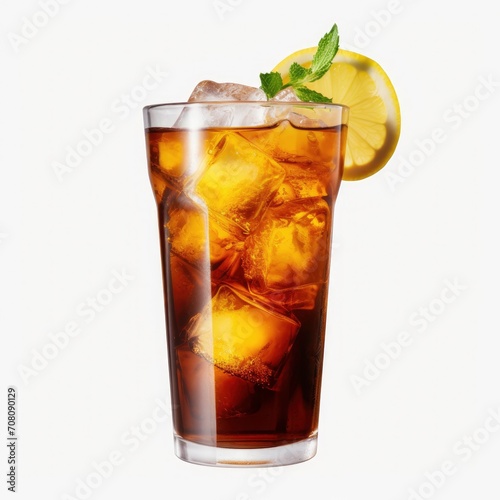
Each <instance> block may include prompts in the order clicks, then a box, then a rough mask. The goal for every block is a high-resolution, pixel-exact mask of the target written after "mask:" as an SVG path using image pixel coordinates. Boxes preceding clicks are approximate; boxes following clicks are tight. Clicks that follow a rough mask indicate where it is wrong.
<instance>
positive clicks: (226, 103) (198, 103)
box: [143, 101, 349, 113]
mask: <svg viewBox="0 0 500 500" xmlns="http://www.w3.org/2000/svg"><path fill="white" fill-rule="evenodd" d="M245 105H258V106H270V107H275V106H292V107H303V108H304V107H305V108H311V107H313V108H318V109H321V108H324V109H328V108H332V109H334V108H342V109H345V110H349V106H346V105H345V104H340V103H336V102H304V101H191V102H189V101H185V102H183V101H179V102H166V103H159V104H148V105H146V106H144V107H143V111H144V112H145V113H147V112H149V111H150V110H155V109H159V108H175V107H179V106H182V107H190V108H191V107H203V106H245Z"/></svg>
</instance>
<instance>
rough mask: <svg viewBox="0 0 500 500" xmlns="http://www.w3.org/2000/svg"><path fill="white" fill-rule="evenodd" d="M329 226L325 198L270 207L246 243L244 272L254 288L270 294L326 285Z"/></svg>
mask: <svg viewBox="0 0 500 500" xmlns="http://www.w3.org/2000/svg"><path fill="white" fill-rule="evenodd" d="M330 226H331V224H330V210H329V208H328V204H327V203H326V201H325V200H323V199H322V198H306V199H298V200H293V201H289V202H287V203H283V204H282V205H280V206H278V207H272V208H270V209H269V210H268V211H267V212H266V214H265V216H264V218H263V219H262V222H261V224H260V225H259V226H258V228H257V229H256V230H255V231H254V232H253V233H252V234H251V235H250V236H249V237H248V238H247V239H246V241H245V249H244V253H243V269H244V271H245V276H246V278H247V279H248V280H249V283H250V287H251V289H253V290H255V291H257V292H258V293H269V292H271V291H280V290H283V289H287V288H295V287H300V286H303V285H308V284H314V283H324V282H326V280H327V271H328V259H329V254H330V233H331V227H330Z"/></svg>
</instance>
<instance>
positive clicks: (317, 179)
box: [272, 162, 332, 206]
mask: <svg viewBox="0 0 500 500" xmlns="http://www.w3.org/2000/svg"><path fill="white" fill-rule="evenodd" d="M281 166H282V167H283V168H284V169H285V172H286V175H285V180H284V181H283V184H282V185H281V186H280V188H279V189H278V193H277V194H276V196H275V197H274V200H273V202H272V205H273V206H276V205H280V204H281V203H285V202H287V201H291V200H295V199H297V198H317V197H322V196H327V195H328V194H329V193H331V191H332V189H331V187H330V185H331V183H332V173H331V169H330V168H328V167H327V166H325V165H323V164H321V163H318V164H316V165H313V164H310V163H306V164H301V163H285V162H282V163H281Z"/></svg>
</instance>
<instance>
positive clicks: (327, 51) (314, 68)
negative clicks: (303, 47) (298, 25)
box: [309, 24, 339, 82]
mask: <svg viewBox="0 0 500 500" xmlns="http://www.w3.org/2000/svg"><path fill="white" fill-rule="evenodd" d="M338 50H339V33H338V28H337V25H336V24H334V25H333V28H332V29H331V30H330V31H329V32H328V33H327V34H326V35H325V36H324V37H323V38H322V39H321V40H320V41H319V43H318V50H317V51H316V54H314V57H313V60H312V65H311V73H312V76H313V78H311V79H310V80H309V81H310V82H314V81H316V80H319V79H320V78H321V77H322V76H323V75H324V74H325V73H326V72H327V71H328V70H329V69H330V66H331V64H332V61H333V58H334V57H335V54H336V53H337V51H338Z"/></svg>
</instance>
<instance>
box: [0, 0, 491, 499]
mask: <svg viewBox="0 0 500 500" xmlns="http://www.w3.org/2000/svg"><path fill="white" fill-rule="evenodd" d="M490 5H493V4H491V3H490V2H487V1H486V0H476V1H475V2H472V3H469V4H468V6H467V8H464V7H462V3H461V2H453V1H452V0H443V1H440V2H435V1H431V0H399V1H397V0H363V1H359V2H332V1H326V0H308V1H307V2H298V1H295V0H291V1H287V2H285V1H272V2H271V1H269V0H252V1H250V0H222V1H220V2H214V1H213V0H191V1H186V2H181V1H169V2H166V1H160V0H143V1H142V2H128V3H127V2H121V1H118V0H108V1H107V2H102V1H97V0H86V1H85V2H84V1H82V0H70V1H67V2H66V3H65V4H64V5H62V4H57V6H58V9H54V7H53V9H54V11H53V12H52V14H51V16H52V17H50V18H48V17H47V16H44V15H43V14H40V13H41V12H43V10H42V9H41V5H40V3H39V2H38V1H34V0H24V1H22V2H14V1H13V0H6V1H5V2H3V4H2V7H1V8H0V35H1V36H0V52H1V61H2V77H1V80H0V89H1V92H0V109H1V110H2V111H1V117H2V118H1V126H2V130H1V136H0V137H1V148H0V165H1V174H0V175H1V178H0V294H1V297H0V328H1V338H2V347H1V352H2V362H1V384H0V400H1V405H0V411H1V415H2V416H1V418H0V422H1V425H0V439H1V440H4V439H5V438H4V436H5V435H6V422H7V420H6V399H7V396H6V393H7V387H8V386H9V385H14V386H16V387H17V390H18V427H17V432H18V436H19V441H18V447H17V458H18V460H19V466H18V478H17V498H19V499H23V500H32V499H37V500H46V499H66V500H67V499H68V498H85V497H86V498H92V499H96V500H97V499H112V498H120V499H123V500H127V499H135V498H151V499H164V498H169V497H171V496H173V495H174V493H173V491H176V492H179V491H181V490H182V491H183V492H184V493H183V498H189V499H191V498H204V499H207V500H212V499H217V500H247V499H259V500H264V499H275V498H290V499H302V498H312V497H314V498H333V499H339V500H340V499H341V500H364V499H366V498H370V499H371V500H378V499H380V500H406V499H410V498H413V500H415V499H417V500H418V498H436V499H439V500H441V499H442V500H445V499H453V500H462V499H464V500H465V499H470V498H478V497H479V498H480V497H481V496H484V497H486V498H498V497H499V496H500V484H499V482H498V465H499V463H500V432H498V428H500V425H499V424H496V423H494V421H493V417H491V415H492V414H495V413H496V414H497V415H498V412H499V411H500V393H499V391H498V383H499V380H500V368H499V366H500V364H499V363H498V357H499V354H498V349H499V347H500V342H499V341H498V336H499V333H500V332H499V326H498V311H499V308H498V298H499V291H498V290H499V285H498V282H499V278H500V272H499V266H498V264H497V261H498V259H497V255H498V253H499V250H500V248H499V244H498V238H497V233H498V213H499V210H498V209H499V203H498V194H497V191H498V187H497V186H498V180H499V176H498V168H499V164H498V154H497V151H498V111H499V94H500V87H499V84H498V82H500V68H499V65H498V50H497V49H498V46H499V43H498V37H497V36H496V35H495V31H497V26H496V23H495V20H494V19H495V17H496V16H495V14H494V13H493V12H491V9H490ZM55 10H58V11H57V12H55ZM391 11H392V12H391ZM35 21H36V23H37V24H39V27H36V26H35V27H34V28H33V27H31V28H30V27H29V26H28V24H29V23H30V22H35ZM334 22H336V23H337V24H338V25H339V30H340V35H341V46H342V47H344V48H351V49H353V50H357V51H359V52H362V53H364V54H366V55H368V56H370V57H372V58H374V59H375V60H377V61H378V62H379V63H380V64H381V65H382V66H383V67H384V68H385V69H386V71H387V72H388V73H389V75H390V77H391V79H392V81H393V83H394V86H395V87H396V90H397V92H398V95H399V98H400V104H401V110H402V116H403V126H402V135H401V139H400V143H399V147H398V150H397V151H396V154H395V156H394V157H393V159H392V160H391V162H390V163H389V164H388V166H387V167H386V168H385V169H384V170H383V171H381V172H380V173H378V174H377V175H375V176H373V177H372V178H370V179H367V180H365V181H363V182H358V183H344V184H343V186H342V187H341V191H340V196H339V199H338V202H337V210H336V214H335V249H334V254H333V258H334V261H333V262H334V264H333V269H332V288H331V309H330V314H329V322H328V338H327V346H326V357H325V372H324V382H323V399H322V410H321V421H320V433H319V450H318V454H317V456H316V457H315V458H314V459H313V460H311V461H309V462H307V463H304V464H300V465H296V466H291V467H284V468H277V469H238V470H235V469H216V468H208V467H201V466H195V465H190V464H186V463H184V462H182V461H180V460H178V459H177V458H175V456H174V454H173V447H172V437H171V433H172V429H171V422H170V416H169V415H168V411H169V409H168V406H169V402H168V401H169V395H168V379H167V364H166V347H165V340H164V335H165V334H164V319H163V318H164V316H163V302H162V290H161V274H160V261H159V243H158V236H157V222H156V209H155V204H154V201H153V196H152V192H151V188H150V185H149V180H148V176H147V170H146V158H145V146H144V136H143V122H142V112H141V110H142V107H143V106H144V105H146V104H151V103H159V102H169V101H179V100H183V99H185V98H186V97H187V96H188V94H189V93H190V90H191V88H192V87H193V86H194V85H195V84H196V82H197V81H199V80H202V79H206V78H210V79H214V80H218V81H237V82H241V83H247V84H252V85H257V84H258V74H259V72H261V71H269V70H271V69H272V68H273V67H274V65H275V64H276V63H277V62H279V61H280V60H281V59H282V58H283V57H285V56H286V55H288V54H289V53H291V52H293V51H295V50H298V49H300V48H304V47H309V46H311V45H315V44H316V43H317V41H318V40H319V38H320V37H321V36H322V35H323V34H324V33H325V32H326V31H328V30H329V29H330V27H331V25H332V24H333V23H334ZM42 24H44V25H43V26H41V25H42ZM28 35H29V36H28ZM23 36H24V39H21V38H19V37H23ZM16 37H17V38H16ZM150 70H155V71H156V75H157V80H158V81H157V82H156V85H155V86H154V88H150V89H149V90H146V91H144V89H141V88H139V87H140V86H141V82H142V81H143V79H144V78H145V76H146V75H147V74H148V71H150ZM485 81H489V82H490V83H489V84H488V86H489V89H488V87H485V86H484V83H481V82H485ZM150 82H151V81H150ZM491 82H493V83H491ZM152 86H153V85H149V87H152ZM477 92H479V94H478V95H479V96H480V97H481V99H478V98H477V97H475V93H477ZM127 95H129V96H135V100H134V97H132V98H131V99H132V100H131V101H129V103H130V104H125V102H126V101H125V99H126V96H127ZM123 96H125V97H123ZM460 109H461V110H462V111H460ZM460 113H462V114H460ZM106 119H107V120H108V121H107V123H108V133H106V134H104V135H103V139H102V141H101V143H100V144H98V145H97V146H95V147H94V148H93V150H92V151H91V152H90V153H89V154H88V156H87V157H86V158H84V159H83V161H81V163H80V164H79V165H77V166H75V168H74V169H73V170H72V171H71V172H67V173H65V174H64V175H63V176H62V178H61V179H58V177H57V176H56V174H55V172H54V169H53V165H54V163H56V162H60V163H64V162H65V157H66V155H67V151H68V148H69V147H76V146H77V145H78V143H79V142H80V141H82V139H84V131H85V130H87V131H90V130H91V129H94V128H96V127H97V126H98V125H99V123H101V122H102V120H106ZM109 129H111V131H109ZM436 129H440V130H441V132H439V131H438V132H435V130H436ZM433 134H437V135H438V136H439V137H440V138H441V142H440V143H439V144H437V143H435V142H432V141H433V139H432V137H433ZM423 149H426V152H422V150H423ZM405 162H408V163H410V164H411V163H413V164H414V168H413V169H412V168H411V167H410V168H408V164H407V163H406V168H405V167H404V165H405ZM417 164H418V165H417ZM388 173H392V174H394V175H399V176H400V177H399V180H400V181H401V182H398V183H397V184H396V185H393V186H392V187H391V184H390V182H389V177H388ZM402 174H404V176H403V175H402ZM392 179H393V180H394V179H395V177H392ZM113 272H118V273H123V272H125V274H126V275H127V276H129V277H130V278H127V279H128V281H126V286H125V287H124V288H123V290H122V291H121V292H120V293H115V294H114V295H113V296H112V301H111V302H110V303H109V304H108V305H106V306H105V307H103V308H102V310H101V311H99V312H97V313H95V315H94V316H91V314H90V313H86V314H85V313H84V311H88V309H89V306H88V305H86V302H87V300H88V299H89V298H90V299H91V298H92V297H96V296H97V295H98V294H99V293H101V295H100V296H101V297H104V296H105V295H106V292H103V290H106V288H107V286H108V282H109V281H110V279H111V278H112V276H113ZM447 280H448V284H447ZM449 283H452V285H453V287H454V289H455V292H450V290H452V288H450V285H449ZM447 287H448V291H447V292H446V291H445V292H444V294H445V295H444V296H445V297H448V299H449V300H448V302H450V303H448V304H446V303H444V302H442V300H441V298H440V297H441V294H442V293H443V290H444V289H445V288H447ZM450 293H451V295H450ZM453 293H454V295H453ZM107 296H108V297H109V294H108V295H107ZM450 297H451V299H453V301H451V299H450ZM429 307H431V309H430V310H433V311H434V313H429V314H431V316H428V318H429V319H422V318H423V316H421V314H424V313H423V312H422V311H423V310H424V309H429ZM421 308H424V309H421ZM417 320H419V321H417ZM73 323H76V326H77V328H78V335H76V336H74V337H72V338H70V340H69V341H68V343H67V345H65V346H64V347H61V348H60V349H59V350H57V349H56V351H54V347H53V345H54V344H53V338H57V334H58V333H59V332H61V331H63V330H64V329H65V328H71V325H72V324H73ZM68 325H69V326H68ZM402 332H407V337H408V338H410V339H411V345H407V346H405V347H404V348H401V352H399V353H397V355H394V356H393V357H394V358H395V359H393V360H390V363H389V364H388V366H386V367H385V368H384V369H383V370H380V371H379V372H378V373H377V372H375V374H374V372H373V368H372V371H371V372H370V370H369V369H368V368H367V366H368V365H369V363H374V362H375V361H376V362H377V364H378V365H381V364H383V363H384V360H385V361H387V359H388V358H387V356H385V357H384V355H383V353H384V350H383V347H382V344H383V343H385V345H386V346H387V345H392V344H391V343H393V342H394V341H395V340H397V338H398V336H399V335H401V333H402ZM62 337H63V336H60V338H62ZM66 337H67V336H66ZM50 344H52V348H51V347H47V346H49V345H50ZM42 352H45V354H46V355H47V356H48V357H52V359H49V360H47V359H46V358H47V356H46V357H45V361H44V360H43V359H42V360H41V359H40V353H42ZM37 353H38V354H37ZM27 370H28V371H27ZM29 370H32V371H29ZM23 373H24V375H23ZM370 373H371V375H370ZM367 376H370V378H371V380H367V378H366V377H367ZM356 377H359V379H356ZM361 378H363V379H364V380H365V383H364V384H363V385H362V387H361V388H360V390H358V391H357V390H356V387H355V384H354V383H353V381H355V380H358V382H359V380H360V379H361ZM358 388H359V386H358ZM159 404H160V406H159ZM162 405H163V406H162ZM165 405H166V406H167V409H166V410H165V409H164V406H165ZM155 419H156V420H155ZM156 421H159V422H158V423H157V422H156ZM485 425H486V427H485ZM134 432H135V433H136V436H139V435H138V434H137V432H140V436H141V437H140V438H139V437H133V434H134ZM468 436H469V437H470V441H467V439H469V438H468ZM0 450H2V451H1V452H0V464H1V466H0V471H1V475H0V477H2V478H3V479H2V480H1V484H0V491H1V494H0V495H1V497H2V498H4V495H5V498H10V497H9V496H8V495H9V494H11V493H9V492H8V491H7V486H8V485H7V483H6V472H7V452H8V449H7V447H6V446H5V444H4V443H2V445H1V446H0ZM110 460H113V462H114V465H113V468H112V470H111V469H110V467H109V466H108V467H107V468H106V465H103V463H104V462H105V461H108V462H109V461H110ZM443 463H445V466H444V467H445V469H446V470H447V475H444V473H443V472H439V471H441V470H442V467H443ZM97 469H100V470H101V473H100V475H99V473H98V472H96V470H97ZM426 474H427V477H426ZM103 476H107V477H103ZM432 482H434V485H433V484H432ZM84 483H87V484H90V489H89V487H88V486H87V487H84V486H82V484H84ZM412 490H414V491H415V492H416V493H415V495H413V493H412ZM175 494H178V493H175Z"/></svg>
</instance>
